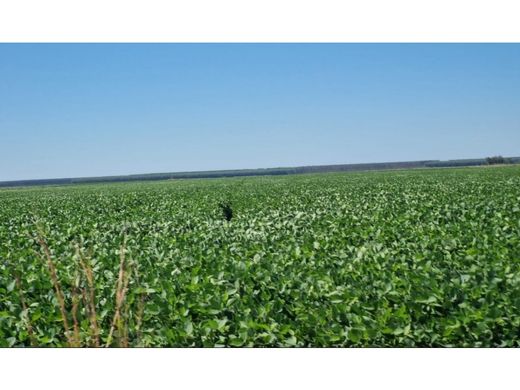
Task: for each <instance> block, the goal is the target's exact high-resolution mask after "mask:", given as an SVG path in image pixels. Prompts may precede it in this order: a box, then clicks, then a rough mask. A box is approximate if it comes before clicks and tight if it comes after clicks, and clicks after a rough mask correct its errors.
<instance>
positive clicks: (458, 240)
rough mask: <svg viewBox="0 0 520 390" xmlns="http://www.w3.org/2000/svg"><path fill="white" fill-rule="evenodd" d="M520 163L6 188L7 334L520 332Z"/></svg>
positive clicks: (505, 339)
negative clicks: (517, 164)
mask: <svg viewBox="0 0 520 390" xmlns="http://www.w3.org/2000/svg"><path fill="white" fill-rule="evenodd" d="M519 329H520V167H518V166H497V167H487V168H479V167H476V168H463V169H460V168H454V169H428V170H409V171H404V170H402V171H386V172H364V173H334V174H311V175H298V176H276V177H252V178H225V179H208V180H183V181H164V182H133V183H120V184H103V185H101V184H96V185H77V186H65V187H39V188H36V187H35V188H22V189H3V190H0V346H1V347H19V346H31V345H32V346H73V347H79V346H92V347H98V346H99V347H102V346H109V347H110V346H122V347H126V346H131V347H134V346H146V347H148V346H157V347H160V346H171V347H189V346H204V347H215V346H231V347H242V346H255V347H260V346H280V347H294V346H305V347H310V346H344V347H361V346H401V347H404V346H445V347H448V346H456V347H479V346H480V347H482V346H504V347H512V346H516V347H518V346H520V333H519V331H518V330H519Z"/></svg>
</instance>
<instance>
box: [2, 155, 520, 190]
mask: <svg viewBox="0 0 520 390" xmlns="http://www.w3.org/2000/svg"><path fill="white" fill-rule="evenodd" d="M506 163H508V164H517V163H520V157H511V158H504V157H502V156H494V157H488V158H480V159H464V160H447V161H440V160H423V161H402V162H389V163H370V164H337V165H314V166H305V167H293V168H260V169H238V170H224V171H198V172H170V173H150V174H144V175H126V176H104V177H85V178H65V179H48V180H18V181H4V182H0V187H19V186H37V185H66V184H87V183H114V182H126V181H147V180H172V179H209V178H219V177H240V176H266V175H294V174H302V173H322V172H323V173H324V172H355V171H370V170H385V169H410V168H440V167H468V166H478V165H493V164H506Z"/></svg>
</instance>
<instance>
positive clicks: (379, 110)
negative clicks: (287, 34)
mask: <svg viewBox="0 0 520 390" xmlns="http://www.w3.org/2000/svg"><path fill="white" fill-rule="evenodd" d="M491 155H503V156H520V44H0V181H4V180H22V179H43V178H64V177H85V176H107V175H119V174H138V173H154V172H179V171H197V170H217V169H241V168H269V167H290V166H302V165H321V164H349V163H365V162H387V161H412V160H430V159H434V160H436V159H441V160H444V159H457V158H478V157H487V156H491Z"/></svg>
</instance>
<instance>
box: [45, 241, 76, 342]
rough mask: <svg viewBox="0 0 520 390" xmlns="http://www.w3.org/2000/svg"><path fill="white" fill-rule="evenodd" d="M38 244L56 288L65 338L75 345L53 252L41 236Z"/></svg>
mask: <svg viewBox="0 0 520 390" xmlns="http://www.w3.org/2000/svg"><path fill="white" fill-rule="evenodd" d="M37 240H38V243H39V244H40V247H41V248H42V249H43V252H44V254H45V258H44V261H46V263H47V269H48V271H49V276H50V277H51V282H52V285H53V287H54V290H55V292H56V299H57V300H58V305H59V307H60V312H61V317H62V320H63V328H64V330H65V337H66V338H67V342H68V344H69V346H73V345H74V341H73V339H72V338H71V336H70V327H69V321H68V319H67V311H66V309H65V297H64V295H63V292H62V290H61V285H60V282H59V280H58V275H57V272H56V266H55V264H54V262H53V261H52V256H51V251H50V250H49V247H48V245H47V243H46V242H45V240H44V239H43V237H42V236H41V234H38V237H37Z"/></svg>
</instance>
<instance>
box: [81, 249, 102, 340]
mask: <svg viewBox="0 0 520 390" xmlns="http://www.w3.org/2000/svg"><path fill="white" fill-rule="evenodd" d="M76 253H77V255H78V259H79V263H80V265H81V268H82V270H83V274H84V275H85V278H86V279H87V284H88V300H87V299H85V293H84V301H88V304H87V303H85V308H86V310H87V313H88V318H89V321H90V329H91V333H92V339H93V343H94V347H99V327H98V323H97V314H96V286H95V283H94V272H93V271H92V266H91V264H90V262H89V261H88V260H87V259H86V258H84V256H83V254H82V252H81V250H80V248H79V245H76Z"/></svg>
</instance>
